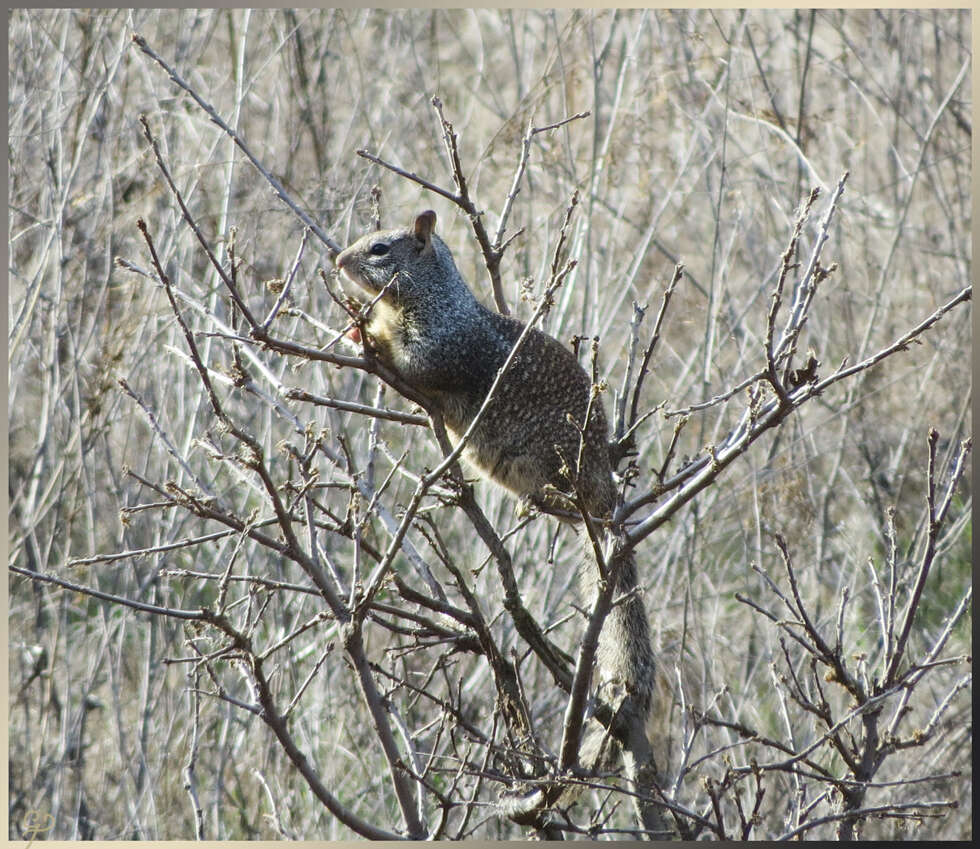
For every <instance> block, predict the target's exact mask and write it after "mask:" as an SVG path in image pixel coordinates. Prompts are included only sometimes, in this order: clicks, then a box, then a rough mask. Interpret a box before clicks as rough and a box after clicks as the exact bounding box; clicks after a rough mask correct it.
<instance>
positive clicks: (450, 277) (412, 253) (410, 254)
mask: <svg viewBox="0 0 980 849" xmlns="http://www.w3.org/2000/svg"><path fill="white" fill-rule="evenodd" d="M435 223H436V214H435V213H434V212H432V211H431V210H430V211H426V212H423V213H421V214H420V215H418V217H417V218H416V219H415V223H414V225H413V226H412V227H407V228H402V229H397V230H381V231H378V232H375V233H370V234H368V235H366V236H364V237H362V238H361V239H359V240H358V241H356V242H354V243H353V244H352V245H351V246H350V247H348V248H347V249H346V250H344V251H343V252H342V253H340V254H339V255H338V256H337V258H336V265H337V267H338V268H339V269H340V270H341V271H342V272H343V273H344V275H346V277H347V278H348V279H349V280H351V281H352V282H353V283H355V284H357V286H358V287H360V288H361V289H362V290H363V291H364V293H365V294H366V295H367V296H368V297H369V299H370V300H375V299H377V300H376V302H375V304H374V306H373V307H372V309H371V312H370V314H369V316H368V318H367V320H366V323H365V330H366V332H367V335H368V342H369V343H370V344H371V346H372V347H373V348H374V350H375V351H376V353H377V356H378V357H379V358H380V360H381V361H382V362H383V363H384V364H385V365H386V366H388V367H389V368H391V369H393V370H394V371H395V372H397V374H398V375H399V376H400V377H401V378H402V379H403V380H404V381H405V382H406V383H408V384H409V385H410V386H411V387H412V388H413V389H418V390H419V391H420V392H421V393H422V394H423V395H425V396H426V397H427V398H429V399H431V401H432V402H433V403H434V404H435V405H436V406H437V408H438V410H439V412H440V413H441V414H442V416H443V418H444V420H445V423H446V427H447V430H448V431H449V433H450V437H451V438H452V439H453V441H454V442H455V441H457V440H458V439H459V437H460V435H461V434H463V433H464V432H465V431H466V430H467V428H468V426H469V425H470V422H471V421H472V420H473V418H474V417H475V415H476V413H477V411H478V410H479V409H480V407H481V406H482V404H483V402H484V400H485V399H486V397H487V394H488V392H489V390H490V387H491V384H492V383H493V381H494V379H495V377H496V375H497V372H498V371H499V369H500V367H501V366H502V365H503V364H504V362H505V360H506V359H507V356H508V354H509V353H510V351H511V349H512V348H513V346H514V343H515V342H516V341H517V339H518V337H519V336H520V334H521V332H522V331H523V330H524V325H523V324H522V323H521V322H519V321H516V320H515V319H513V318H509V317H506V316H502V315H499V314H498V313H495V312H492V311H491V310H489V309H487V308H486V307H484V306H483V305H482V304H481V303H480V302H479V301H478V300H477V299H476V297H475V296H474V295H473V293H472V292H471V291H470V289H469V287H468V286H467V285H466V283H465V282H464V280H463V278H462V277H461V276H460V273H459V271H458V270H457V268H456V263H455V262H454V261H453V256H452V253H451V252H450V250H449V248H448V247H447V246H446V244H445V243H444V242H443V241H442V239H440V238H439V237H438V236H437V235H436V234H435V232H434V230H435ZM379 294H380V297H379ZM592 391H593V388H592V380H591V379H590V377H589V376H588V375H587V374H586V372H585V370H584V369H583V368H582V367H581V366H580V365H579V363H578V360H577V359H576V357H575V355H574V354H573V353H572V352H571V351H570V350H569V349H568V348H566V347H564V346H563V345H561V344H560V343H559V342H558V341H556V340H555V339H553V338H552V337H550V336H548V335H547V334H546V333H543V332H541V331H539V330H536V329H533V330H531V331H530V332H529V334H528V336H527V337H526V338H525V340H524V342H523V344H522V346H521V348H520V350H519V351H518V353H517V356H516V357H515V358H514V360H513V361H512V363H511V365H510V366H509V368H508V370H507V372H506V373H505V374H504V377H503V378H502V380H501V382H500V383H499V385H498V386H497V389H496V392H495V393H494V397H493V399H492V401H491V403H490V405H489V406H488V407H487V409H486V411H485V412H484V414H483V417H482V418H481V419H480V422H479V423H478V425H477V428H476V429H475V430H474V432H473V434H472V435H471V437H470V440H469V442H468V443H467V445H466V447H465V450H464V457H466V459H467V460H468V461H469V462H470V463H472V464H473V465H474V466H475V467H476V468H477V469H478V470H479V471H480V472H481V473H482V474H483V475H484V476H486V477H488V478H490V479H491V480H493V481H495V482H497V483H498V484H501V485H503V486H504V487H506V488H507V489H509V490H510V491H511V492H513V493H515V494H516V495H517V496H518V497H520V498H521V499H525V500H528V501H530V502H531V503H532V504H534V505H535V506H537V507H539V508H540V509H542V510H543V511H545V512H557V513H564V515H565V518H569V517H570V516H571V515H573V514H571V513H570V512H569V509H570V508H569V506H568V505H569V501H568V498H567V497H563V496H562V493H566V494H567V493H569V492H570V491H571V489H572V487H571V482H570V480H569V478H568V475H569V474H575V475H576V482H577V485H578V490H579V492H580V493H581V495H582V500H583V502H584V505H585V508H586V509H587V510H588V511H589V513H590V514H591V515H592V516H595V517H596V518H597V519H600V520H602V519H608V518H609V517H610V516H611V514H612V511H613V509H614V507H615V502H616V489H615V486H614V483H613V478H612V469H611V467H610V460H609V449H608V426H607V424H606V416H605V413H604V411H603V409H602V403H601V401H600V400H599V399H598V398H596V399H595V400H594V401H593V403H592V404H591V406H590V404H589V396H590V393H592ZM587 413H588V414H589V420H588V422H587V423H586V426H585V428H584V445H583V446H582V451H581V464H580V467H578V465H579V462H578V458H579V449H580V441H581V440H583V436H582V434H581V433H580V430H579V427H576V426H575V425H574V424H572V422H570V421H569V418H571V419H572V420H573V421H574V422H577V423H579V425H581V423H582V422H583V420H584V419H585V416H586V414H587ZM571 470H573V471H571ZM572 509H574V508H572ZM579 515H580V514H579ZM582 525H583V522H582V521H581V518H579V521H578V526H579V535H580V537H581V538H582V540H583V548H584V550H585V551H586V559H587V560H590V561H591V568H587V569H586V570H585V571H586V572H587V574H586V575H585V576H584V577H585V583H586V590H587V591H588V592H590V593H594V591H595V585H596V584H595V577H596V560H595V556H594V554H593V547H592V545H591V543H590V541H589V539H588V537H587V536H586V534H585V533H583V532H582V531H581V526H582ZM618 575H619V580H618V585H617V587H616V592H615V595H614V598H619V597H620V596H623V595H624V594H628V595H626V596H625V598H621V599H620V600H619V601H618V603H617V604H616V605H615V606H614V607H613V609H612V611H611V612H610V614H609V616H608V618H607V619H606V622H605V625H604V627H603V630H602V634H601V636H600V640H599V650H598V653H597V656H598V666H599V672H600V677H601V679H602V681H603V686H604V687H605V686H607V685H611V686H612V687H613V689H614V692H618V693H619V694H620V696H619V700H621V701H622V708H621V710H623V709H626V707H627V704H629V705H631V708H630V709H631V711H632V712H634V713H637V712H639V713H642V714H643V716H642V721H641V723H640V724H642V723H644V722H645V721H646V714H647V713H648V712H649V709H650V699H651V693H652V689H653V652H652V649H651V647H650V634H649V625H648V623H647V618H646V613H645V611H644V608H643V602H642V600H641V599H640V597H639V595H638V593H636V592H635V589H636V586H637V575H636V564H635V560H634V558H633V556H632V554H629V555H628V556H627V558H626V561H625V562H624V563H623V564H622V565H621V567H620V568H619V571H618ZM631 591H632V592H631ZM625 696H629V698H625ZM590 740H591V743H590ZM597 741H601V735H597V734H595V733H591V734H590V735H589V736H588V737H587V738H586V741H585V742H584V743H583V747H582V752H581V760H582V762H583V763H585V764H586V765H588V766H595V765H596V764H595V762H594V761H595V758H596V757H597V756H598V748H599V747H598V743H597ZM590 757H591V758H592V759H593V762H592V763H590V761H589V758H590Z"/></svg>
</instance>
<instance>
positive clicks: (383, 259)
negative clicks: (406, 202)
mask: <svg viewBox="0 0 980 849" xmlns="http://www.w3.org/2000/svg"><path fill="white" fill-rule="evenodd" d="M435 227H436V214H435V213H434V212H433V211H432V210H431V209H428V210H426V211H425V212H421V213H419V214H418V216H416V218H415V223H414V224H413V225H412V226H411V227H403V228H401V229H398V230H378V231H377V232H375V233H369V234H368V235H366V236H362V237H361V238H360V239H358V240H357V241H356V242H354V244H352V245H351V246H350V247H348V248H347V249H345V250H344V251H342V252H341V253H340V254H339V255H338V256H337V259H336V264H337V268H339V269H340V270H341V271H342V272H343V273H344V275H345V276H346V277H347V278H348V279H349V280H351V281H352V282H353V283H356V284H357V285H358V286H359V287H360V288H361V289H363V290H364V292H365V293H366V294H367V295H369V296H370V297H371V298H374V297H376V296H377V295H378V294H379V293H381V292H383V294H382V299H384V300H387V301H389V302H390V303H392V304H396V305H399V306H402V307H410V306H412V305H413V304H424V303H430V302H432V301H433V300H444V299H446V298H454V299H460V298H465V297H466V296H465V295H463V294H462V292H465V293H466V294H467V295H469V297H472V295H471V294H470V293H469V289H467V287H466V284H465V283H464V282H463V279H462V278H461V277H460V275H459V272H458V271H457V269H456V263H455V262H454V261H453V256H452V253H451V252H450V250H449V248H448V247H447V246H446V243H445V242H443V241H442V239H440V238H439V237H438V236H437V235H436V234H435ZM461 290H462V292H461Z"/></svg>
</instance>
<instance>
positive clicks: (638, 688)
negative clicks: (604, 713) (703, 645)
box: [578, 525, 675, 839]
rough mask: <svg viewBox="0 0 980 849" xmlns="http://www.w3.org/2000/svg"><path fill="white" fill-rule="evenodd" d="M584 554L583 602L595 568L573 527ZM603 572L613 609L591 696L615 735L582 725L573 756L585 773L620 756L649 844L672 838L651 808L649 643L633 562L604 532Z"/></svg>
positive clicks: (621, 542)
mask: <svg viewBox="0 0 980 849" xmlns="http://www.w3.org/2000/svg"><path fill="white" fill-rule="evenodd" d="M578 534H579V537H580V539H581V542H582V546H583V549H584V551H585V552H586V554H585V559H586V563H585V568H584V569H583V583H584V584H585V590H586V593H585V594H586V597H587V598H588V599H589V600H593V599H594V598H595V594H596V592H597V587H598V578H599V574H600V573H599V566H598V562H597V559H596V556H595V549H594V547H593V544H592V540H591V539H590V538H589V536H588V533H587V532H586V530H585V528H584V525H580V526H579V528H578ZM605 543H606V544H605V545H604V549H605V551H606V552H607V553H606V555H605V558H604V559H605V561H606V562H605V567H606V569H607V570H608V572H609V574H610V575H611V576H612V578H613V580H614V581H615V585H614V590H613V606H612V609H611V610H610V611H609V614H608V615H607V617H606V621H605V623H604V624H603V628H602V632H601V634H600V636H599V647H598V651H597V653H596V654H597V656H596V660H597V663H596V666H597V675H596V682H597V688H596V689H597V693H598V695H599V697H600V698H601V699H602V701H603V702H604V703H606V704H608V705H611V706H613V707H614V708H615V709H616V720H617V721H616V723H615V727H616V732H615V733H614V734H610V732H609V731H608V730H607V729H606V728H605V727H604V726H603V725H601V724H600V723H599V722H598V721H596V720H591V721H590V722H589V724H588V727H587V730H586V735H585V739H584V740H583V742H582V746H581V749H580V754H579V761H580V763H581V764H582V765H583V766H585V767H586V768H588V769H596V770H599V769H606V768H609V767H611V766H612V764H613V762H614V760H615V755H616V752H617V750H619V751H621V752H622V755H623V762H624V766H625V767H626V777H627V779H628V780H629V781H630V783H631V784H632V785H633V790H634V791H635V793H636V794H637V795H636V796H634V797H633V799H634V805H635V808H636V813H637V817H638V819H639V820H640V823H641V825H642V827H643V828H644V829H645V830H647V831H648V832H650V834H649V835H648V836H649V837H651V838H653V839H665V838H670V837H673V836H675V835H674V832H673V830H672V829H670V828H669V827H668V825H667V820H666V818H665V816H664V809H663V808H662V807H659V806H657V805H655V804H653V800H655V799H657V798H658V793H657V791H656V787H657V785H658V778H659V775H658V772H659V771H658V768H657V764H656V762H655V759H654V755H653V749H652V747H651V745H650V739H649V737H648V731H647V727H648V721H649V718H650V711H651V708H652V706H653V704H652V703H653V693H654V680H655V679H654V673H655V662H654V655H653V647H652V646H651V644H650V623H649V622H648V620H647V614H646V609H645V608H644V605H643V599H642V598H641V597H640V594H639V591H638V577H637V569H636V557H635V555H634V553H633V550H632V549H631V548H630V547H629V546H628V545H627V544H626V542H625V539H624V538H623V537H622V535H620V534H616V533H615V532H614V531H607V532H606V539H605Z"/></svg>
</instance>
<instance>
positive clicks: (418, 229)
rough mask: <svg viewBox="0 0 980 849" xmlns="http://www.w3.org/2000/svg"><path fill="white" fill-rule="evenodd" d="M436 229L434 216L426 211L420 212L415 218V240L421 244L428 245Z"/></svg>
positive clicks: (428, 210)
mask: <svg viewBox="0 0 980 849" xmlns="http://www.w3.org/2000/svg"><path fill="white" fill-rule="evenodd" d="M435 229H436V214H435V213H434V212H433V211H432V210H431V209H427V210H426V211H425V212H420V213H419V214H418V215H417V216H416V218H415V238H416V239H418V240H419V241H420V242H422V243H423V244H428V243H429V242H430V241H431V240H432V234H433V232H435Z"/></svg>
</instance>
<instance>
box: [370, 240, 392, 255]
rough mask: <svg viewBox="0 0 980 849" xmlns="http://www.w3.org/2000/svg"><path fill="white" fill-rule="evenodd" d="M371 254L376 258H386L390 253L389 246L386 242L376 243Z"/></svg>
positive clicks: (372, 246)
mask: <svg viewBox="0 0 980 849" xmlns="http://www.w3.org/2000/svg"><path fill="white" fill-rule="evenodd" d="M371 253H372V254H374V255H375V256H384V255H385V254H386V253H388V246H387V245H386V244H385V243H384V242H375V243H374V244H373V245H371Z"/></svg>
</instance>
